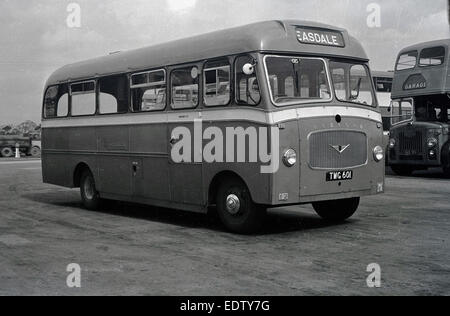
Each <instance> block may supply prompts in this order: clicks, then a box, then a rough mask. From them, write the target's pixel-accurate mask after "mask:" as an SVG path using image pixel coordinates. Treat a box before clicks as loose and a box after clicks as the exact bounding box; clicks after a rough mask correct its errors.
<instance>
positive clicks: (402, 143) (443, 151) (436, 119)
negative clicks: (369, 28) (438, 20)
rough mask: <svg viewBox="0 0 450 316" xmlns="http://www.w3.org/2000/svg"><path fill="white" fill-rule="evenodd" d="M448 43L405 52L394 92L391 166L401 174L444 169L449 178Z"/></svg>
mask: <svg viewBox="0 0 450 316" xmlns="http://www.w3.org/2000/svg"><path fill="white" fill-rule="evenodd" d="M449 47H450V39H446V40H440V41H433V42H426V43H422V44H418V45H414V46H410V47H407V48H405V49H403V50H402V51H401V52H400V53H399V56H398V59H397V65H396V70H395V76H394V83H393V90H392V100H393V102H392V128H391V139H390V141H389V164H390V166H391V167H392V169H393V171H394V172H395V173H397V174H399V175H411V173H412V172H413V171H415V170H425V169H428V168H431V167H442V168H443V170H444V172H445V174H447V175H449V176H450V136H449V126H450V79H449V78H450V71H449V67H450V63H449Z"/></svg>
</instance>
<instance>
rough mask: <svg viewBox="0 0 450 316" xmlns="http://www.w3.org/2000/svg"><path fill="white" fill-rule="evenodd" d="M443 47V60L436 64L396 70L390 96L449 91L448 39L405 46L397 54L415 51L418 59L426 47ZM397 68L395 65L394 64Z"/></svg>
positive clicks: (449, 60)
mask: <svg viewBox="0 0 450 316" xmlns="http://www.w3.org/2000/svg"><path fill="white" fill-rule="evenodd" d="M435 47H443V48H445V60H444V62H443V63H442V64H441V65H437V66H420V65H419V62H417V63H416V66H415V67H414V68H411V69H406V70H396V71H395V74H394V82H393V87H392V98H393V99H394V98H395V99H397V98H407V97H414V96H420V95H432V94H444V93H450V49H449V48H450V39H443V40H438V41H431V42H424V43H420V44H416V45H412V46H409V47H406V48H404V49H402V50H401V51H400V53H399V54H398V58H397V62H398V59H399V58H400V56H401V55H404V54H407V53H410V52H417V53H418V59H420V55H421V52H422V51H423V50H424V49H427V48H435ZM396 68H397V65H396Z"/></svg>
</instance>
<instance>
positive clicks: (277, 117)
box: [42, 106, 382, 128]
mask: <svg viewBox="0 0 450 316" xmlns="http://www.w3.org/2000/svg"><path fill="white" fill-rule="evenodd" d="M336 115H340V116H342V117H353V118H363V119H369V120H372V121H375V122H377V123H381V122H382V120H381V114H380V113H378V112H376V111H374V110H370V109H361V108H353V107H345V106H314V107H302V108H297V109H286V110H281V111H275V112H265V111H262V110H256V109H237V108H224V109H214V110H206V111H198V110H197V111H183V112H181V111H180V112H173V113H172V112H171V113H161V112H159V113H154V112H153V113H152V112H151V113H130V114H124V115H102V116H92V117H78V118H77V117H71V118H56V119H46V120H43V121H42V128H64V127H101V126H124V125H145V124H167V123H185V122H193V121H194V120H204V121H211V122H224V121H247V122H254V123H260V124H269V125H275V124H279V123H283V122H288V121H294V120H298V119H308V118H317V117H335V116H336Z"/></svg>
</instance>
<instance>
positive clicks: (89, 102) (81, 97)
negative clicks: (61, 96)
mask: <svg viewBox="0 0 450 316" xmlns="http://www.w3.org/2000/svg"><path fill="white" fill-rule="evenodd" d="M95 86H96V84H95V81H86V82H81V83H76V84H72V85H71V86H70V95H71V97H72V104H71V114H72V116H84V115H94V114H95V112H96V93H95Z"/></svg>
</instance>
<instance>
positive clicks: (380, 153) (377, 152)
mask: <svg viewBox="0 0 450 316" xmlns="http://www.w3.org/2000/svg"><path fill="white" fill-rule="evenodd" d="M383 158H384V150H383V148H382V147H381V146H377V147H375V148H374V149H373V159H375V161H376V162H380V161H381V160H383Z"/></svg>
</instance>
